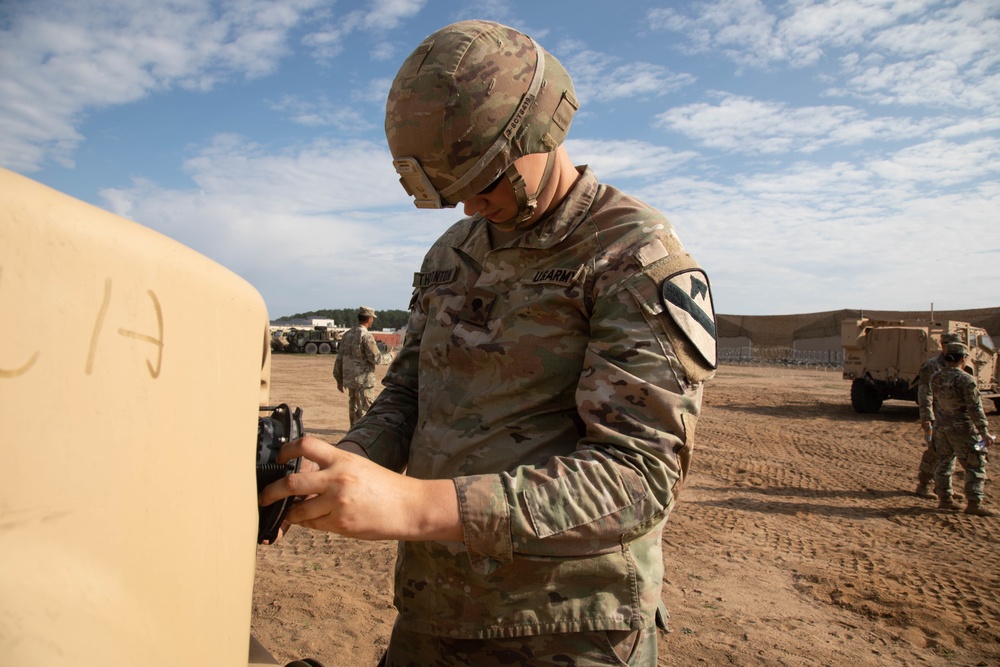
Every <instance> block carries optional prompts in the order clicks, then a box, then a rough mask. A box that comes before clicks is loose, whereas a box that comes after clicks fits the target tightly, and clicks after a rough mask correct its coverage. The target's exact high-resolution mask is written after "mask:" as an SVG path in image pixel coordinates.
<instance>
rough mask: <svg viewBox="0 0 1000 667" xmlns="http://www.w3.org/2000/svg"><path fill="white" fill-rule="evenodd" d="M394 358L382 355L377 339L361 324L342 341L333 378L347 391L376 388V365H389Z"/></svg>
mask: <svg viewBox="0 0 1000 667" xmlns="http://www.w3.org/2000/svg"><path fill="white" fill-rule="evenodd" d="M390 361H392V356H391V355H389V354H382V353H381V352H380V351H379V349H378V343H376V342H375V337H374V336H372V335H371V333H370V332H369V331H368V329H367V328H366V327H363V326H361V325H360V324H359V325H358V326H356V327H354V328H353V329H351V330H350V331H348V332H347V333H345V334H344V337H343V338H341V339H340V346H339V347H338V349H337V360H336V361H335V362H333V377H334V378H335V379H336V380H337V383H338V384H342V385H344V387H345V388H347V389H362V388H364V387H374V386H375V364H387V363H389V362H390Z"/></svg>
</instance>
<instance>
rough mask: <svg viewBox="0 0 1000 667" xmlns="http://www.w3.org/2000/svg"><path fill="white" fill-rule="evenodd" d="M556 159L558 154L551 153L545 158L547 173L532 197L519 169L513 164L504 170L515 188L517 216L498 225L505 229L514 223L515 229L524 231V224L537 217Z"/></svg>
mask: <svg viewBox="0 0 1000 667" xmlns="http://www.w3.org/2000/svg"><path fill="white" fill-rule="evenodd" d="M555 158H556V152H555V151H550V152H549V153H548V155H547V156H546V158H545V171H544V172H542V179H541V180H540V181H538V188H537V189H536V190H535V192H534V194H530V195H529V194H528V189H527V187H525V183H524V177H523V176H521V172H519V171H518V170H517V167H516V166H514V164H513V163H511V164H510V166H508V167H507V169H506V170H504V174H505V175H506V176H507V178H508V179H509V180H510V184H511V185H512V186H514V196H515V197H517V215H515V216H514V217H513V218H511V219H510V220H505V221H503V222H501V223H497V224H498V226H500V227H504V226H507V225H509V224H511V223H513V224H514V227H513V228H514V229H522V228H523V226H524V223H526V222H527V221H528V220H529V219H531V217H532V216H533V215H535V211H536V210H537V209H538V195H539V193H540V192H541V191H542V190H544V189H545V186H546V185H548V182H549V178H551V176H552V167H554V166H555V163H556V159H555Z"/></svg>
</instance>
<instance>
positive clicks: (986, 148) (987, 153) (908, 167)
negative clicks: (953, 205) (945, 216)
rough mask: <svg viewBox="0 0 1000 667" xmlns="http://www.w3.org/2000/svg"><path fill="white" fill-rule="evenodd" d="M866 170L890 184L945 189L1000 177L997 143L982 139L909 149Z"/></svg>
mask: <svg viewBox="0 0 1000 667" xmlns="http://www.w3.org/2000/svg"><path fill="white" fill-rule="evenodd" d="M870 168H871V169H872V171H874V172H875V173H877V174H879V175H880V176H881V177H883V178H885V179H888V180H893V181H906V182H911V183H926V184H927V185H933V186H948V185H954V184H957V183H965V182H969V181H975V180H976V179H980V178H994V179H995V178H997V177H998V176H1000V139H996V138H995V137H983V138H980V139H974V140H972V141H968V142H966V143H964V144H958V143H953V142H948V141H944V140H940V139H935V140H933V141H927V142H924V143H920V144H916V145H914V146H909V147H907V148H904V149H902V150H900V151H899V152H897V153H896V154H895V155H894V156H892V158H891V159H887V160H877V161H874V162H872V163H871V165H870Z"/></svg>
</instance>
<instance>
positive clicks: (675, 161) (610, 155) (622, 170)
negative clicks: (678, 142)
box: [566, 139, 695, 181]
mask: <svg viewBox="0 0 1000 667" xmlns="http://www.w3.org/2000/svg"><path fill="white" fill-rule="evenodd" d="M566 150H567V152H568V153H569V154H570V155H571V156H572V158H573V161H574V162H575V163H577V164H588V165H590V166H591V167H592V168H593V169H594V171H595V172H596V173H597V176H598V178H599V179H600V180H602V181H614V180H617V179H627V178H638V179H650V178H656V177H662V176H664V175H665V174H668V173H670V172H675V171H677V170H678V169H679V168H680V166H681V165H682V164H684V163H685V162H687V161H688V160H691V159H692V158H694V157H695V154H694V153H692V152H690V151H686V152H680V153H678V152H675V151H672V150H671V149H669V148H666V147H663V146H655V145H653V144H649V143H646V142H643V141H602V140H598V139H569V140H567V141H566Z"/></svg>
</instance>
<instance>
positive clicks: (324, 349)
mask: <svg viewBox="0 0 1000 667" xmlns="http://www.w3.org/2000/svg"><path fill="white" fill-rule="evenodd" d="M331 352H333V348H332V347H330V344H329V343H320V344H319V353H320V354H330V353H331Z"/></svg>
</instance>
